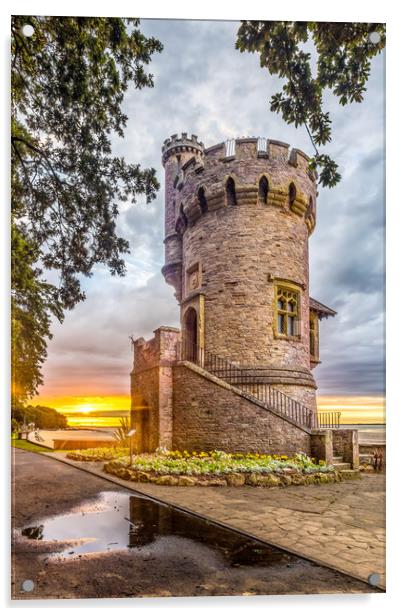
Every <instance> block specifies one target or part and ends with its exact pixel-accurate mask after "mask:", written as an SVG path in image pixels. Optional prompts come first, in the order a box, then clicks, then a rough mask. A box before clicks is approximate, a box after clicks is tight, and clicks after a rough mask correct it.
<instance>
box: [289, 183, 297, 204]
mask: <svg viewBox="0 0 402 616" xmlns="http://www.w3.org/2000/svg"><path fill="white" fill-rule="evenodd" d="M295 199H296V186H295V185H294V184H293V182H292V183H291V184H290V185H289V205H290V206H292V205H293V203H294V201H295Z"/></svg>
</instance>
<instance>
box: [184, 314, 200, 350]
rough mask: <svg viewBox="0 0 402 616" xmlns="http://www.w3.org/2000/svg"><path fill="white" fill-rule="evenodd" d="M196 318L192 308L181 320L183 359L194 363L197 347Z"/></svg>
mask: <svg viewBox="0 0 402 616" xmlns="http://www.w3.org/2000/svg"><path fill="white" fill-rule="evenodd" d="M198 344H199V342H198V316H197V311H196V310H195V309H194V308H188V310H187V311H186V313H185V315H184V319H183V345H184V357H185V358H186V359H188V360H189V361H195V359H196V357H197V347H198Z"/></svg>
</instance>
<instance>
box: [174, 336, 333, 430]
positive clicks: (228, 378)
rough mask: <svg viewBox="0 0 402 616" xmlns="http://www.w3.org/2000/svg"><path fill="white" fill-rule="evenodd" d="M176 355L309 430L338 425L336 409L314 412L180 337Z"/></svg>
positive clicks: (227, 361) (235, 366)
mask: <svg viewBox="0 0 402 616" xmlns="http://www.w3.org/2000/svg"><path fill="white" fill-rule="evenodd" d="M177 358H178V360H186V361H190V362H192V363H194V364H196V365H197V366H199V367H201V368H203V369H204V370H206V371H207V372H210V373H211V374H213V375H214V376H216V377H218V378H220V379H222V380H223V381H225V382H226V383H228V384H229V385H234V386H235V387H237V388H238V389H240V390H241V392H242V393H243V394H245V395H247V396H248V397H250V398H253V399H255V400H257V401H258V402H260V403H262V404H263V405H264V406H266V407H267V408H269V409H270V410H273V411H275V412H276V413H278V414H280V415H282V416H284V417H287V418H288V419H291V420H292V421H294V422H295V423H297V424H299V425H300V426H302V427H304V428H308V429H310V430H312V429H318V428H337V427H339V421H340V415H341V413H340V412H329V413H319V414H317V413H315V412H314V411H313V410H312V409H309V408H308V407H307V406H304V404H301V403H300V402H298V401H297V400H294V399H293V398H291V397H290V396H288V395H286V394H284V393H283V392H281V391H279V390H278V389H276V388H275V387H273V386H272V385H269V384H268V383H261V382H258V378H257V379H256V377H255V376H254V375H253V374H250V372H249V370H247V369H244V368H241V367H240V366H238V365H236V364H234V363H233V362H232V361H229V360H228V359H224V358H223V357H220V356H219V355H216V354H215V353H211V352H210V351H207V350H206V349H204V348H202V347H200V346H198V345H195V344H194V343H192V342H188V341H186V340H184V341H182V342H178V343H177Z"/></svg>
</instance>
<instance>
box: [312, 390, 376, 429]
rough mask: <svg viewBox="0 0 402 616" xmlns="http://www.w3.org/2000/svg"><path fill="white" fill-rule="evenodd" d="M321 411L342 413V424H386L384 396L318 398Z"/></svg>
mask: <svg viewBox="0 0 402 616" xmlns="http://www.w3.org/2000/svg"><path fill="white" fill-rule="evenodd" d="M317 404H318V410H319V411H341V412H342V415H341V423H346V424H347V423H367V424H369V423H385V399H384V398H383V397H382V396H318V397H317Z"/></svg>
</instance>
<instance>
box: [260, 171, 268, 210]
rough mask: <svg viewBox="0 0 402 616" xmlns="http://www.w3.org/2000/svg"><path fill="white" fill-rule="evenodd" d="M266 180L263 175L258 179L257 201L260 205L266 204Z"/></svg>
mask: <svg viewBox="0 0 402 616" xmlns="http://www.w3.org/2000/svg"><path fill="white" fill-rule="evenodd" d="M268 190H269V185H268V180H267V178H266V177H265V175H263V176H262V178H261V179H260V183H259V184H258V200H259V202H260V203H265V204H267V203H268Z"/></svg>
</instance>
